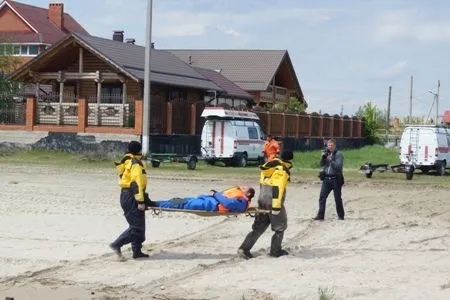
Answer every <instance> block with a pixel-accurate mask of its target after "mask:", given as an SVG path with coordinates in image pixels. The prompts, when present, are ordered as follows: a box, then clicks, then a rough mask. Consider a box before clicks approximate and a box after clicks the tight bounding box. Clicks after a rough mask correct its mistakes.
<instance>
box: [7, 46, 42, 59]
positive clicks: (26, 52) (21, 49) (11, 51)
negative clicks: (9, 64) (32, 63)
mask: <svg viewBox="0 0 450 300" xmlns="http://www.w3.org/2000/svg"><path fill="white" fill-rule="evenodd" d="M38 54H39V45H6V44H4V45H0V55H6V56H10V55H14V56H36V55H38Z"/></svg>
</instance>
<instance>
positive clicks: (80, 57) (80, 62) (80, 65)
mask: <svg viewBox="0 0 450 300" xmlns="http://www.w3.org/2000/svg"><path fill="white" fill-rule="evenodd" d="M83 72H84V70H83V48H81V47H80V48H79V49H78V73H80V74H82V73H83ZM77 93H78V97H81V95H82V92H81V80H78V81H77Z"/></svg>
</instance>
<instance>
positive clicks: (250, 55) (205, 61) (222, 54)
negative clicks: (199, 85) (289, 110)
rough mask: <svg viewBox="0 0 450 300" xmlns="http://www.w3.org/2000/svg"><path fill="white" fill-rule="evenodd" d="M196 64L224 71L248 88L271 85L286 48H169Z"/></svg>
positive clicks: (264, 87) (240, 84) (193, 64)
mask: <svg viewBox="0 0 450 300" xmlns="http://www.w3.org/2000/svg"><path fill="white" fill-rule="evenodd" d="M168 51H170V52H172V53H173V54H175V55H176V56H178V57H179V58H181V59H182V60H183V61H185V62H187V63H190V64H191V65H192V66H194V67H201V68H206V69H210V70H221V73H222V74H223V75H224V76H225V77H227V78H228V79H230V80H232V81H233V82H235V83H236V84H237V85H239V86H240V87H241V88H243V89H244V90H246V91H263V90H266V89H267V87H268V86H269V85H270V83H271V80H272V77H273V76H274V74H275V73H276V71H277V69H278V67H279V65H280V63H281V62H282V60H283V57H284V55H285V54H286V53H287V51H286V50H168Z"/></svg>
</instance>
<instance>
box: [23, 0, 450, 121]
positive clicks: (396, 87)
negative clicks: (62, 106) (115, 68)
mask: <svg viewBox="0 0 450 300" xmlns="http://www.w3.org/2000/svg"><path fill="white" fill-rule="evenodd" d="M19 2H22V3H28V4H33V5H36V6H41V7H47V6H48V3H49V0H20V1H19ZM53 2H57V1H53ZM59 2H63V3H64V9H65V11H66V12H68V13H70V14H71V15H72V16H73V17H74V18H75V19H76V20H77V21H78V22H80V23H81V24H82V25H83V27H84V28H85V29H86V30H87V31H88V32H89V33H90V34H92V35H96V36H101V37H105V38H111V37H112V34H113V31H114V30H124V31H125V38H135V39H136V42H137V44H140V45H145V41H146V33H145V29H146V13H147V10H146V9H147V2H148V1H147V0H95V1H94V0H63V1H59ZM449 10H450V1H446V0H433V1H422V0H364V1H361V0H321V1H317V0H153V6H152V41H153V42H154V43H155V48H157V49H286V50H288V52H289V55H290V57H291V60H292V62H293V64H294V68H295V72H296V74H297V77H298V79H299V82H300V86H301V88H302V90H303V93H304V95H305V98H306V100H307V102H308V105H309V107H308V110H307V111H308V112H313V111H316V112H319V111H320V112H322V113H330V114H331V113H333V114H334V113H341V110H342V112H343V113H344V114H347V115H351V114H354V113H355V112H356V110H357V109H358V107H360V106H362V105H364V104H365V103H367V102H369V101H371V102H372V103H375V104H376V105H377V107H378V108H380V109H382V110H385V109H387V106H388V94H389V86H392V97H391V116H407V115H408V113H409V104H410V81H411V79H410V78H411V76H413V80H414V84H413V101H412V112H413V115H415V116H427V115H428V114H429V113H430V110H431V108H432V103H433V99H434V96H433V94H432V93H436V92H437V82H438V80H440V82H441V85H440V97H439V111H440V114H442V113H443V111H445V110H450V60H448V59H446V57H448V56H449V55H450V18H449V17H448V11H449ZM430 92H431V93H430ZM435 107H436V106H434V107H433V110H432V111H431V116H432V117H433V116H435V115H436V110H435Z"/></svg>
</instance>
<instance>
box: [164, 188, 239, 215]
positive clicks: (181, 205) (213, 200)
mask: <svg viewBox="0 0 450 300" xmlns="http://www.w3.org/2000/svg"><path fill="white" fill-rule="evenodd" d="M219 203H221V204H222V205H223V206H224V207H225V208H228V209H229V210H230V212H245V211H246V210H247V200H246V199H245V198H227V197H225V196H224V195H223V194H222V193H219V192H216V193H214V196H211V195H199V196H197V197H186V198H182V199H180V198H174V199H170V200H162V201H156V202H155V206H156V207H163V208H176V209H188V210H204V211H218V205H219Z"/></svg>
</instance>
